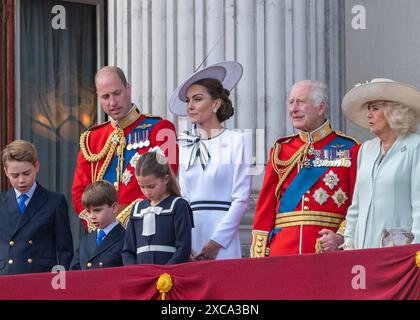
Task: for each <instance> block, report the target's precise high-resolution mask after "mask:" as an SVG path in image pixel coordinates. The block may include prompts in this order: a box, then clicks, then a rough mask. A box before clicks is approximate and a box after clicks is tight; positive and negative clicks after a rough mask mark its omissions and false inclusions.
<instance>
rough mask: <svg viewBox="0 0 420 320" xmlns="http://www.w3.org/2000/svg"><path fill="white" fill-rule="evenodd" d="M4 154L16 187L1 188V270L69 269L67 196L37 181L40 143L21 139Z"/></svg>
mask: <svg viewBox="0 0 420 320" xmlns="http://www.w3.org/2000/svg"><path fill="white" fill-rule="evenodd" d="M1 157H2V162H3V166H4V172H5V173H6V176H7V178H8V179H9V182H10V184H11V185H12V188H11V189H10V190H9V191H6V192H2V193H0V275H11V274H20V273H32V272H51V270H52V269H53V267H54V266H56V265H61V266H63V267H64V268H65V269H68V268H69V267H70V262H71V259H72V257H73V240H72V235H71V231H70V223H69V216H68V207H67V202H66V199H65V197H64V195H63V194H61V193H56V192H51V191H48V190H46V189H45V188H43V187H42V186H41V185H40V184H39V182H37V181H36V175H37V173H38V171H39V166H40V164H39V161H38V155H37V151H36V148H35V146H34V145H33V144H32V143H29V142H27V141H24V140H16V141H13V142H12V143H10V144H9V145H7V146H6V147H5V148H4V150H3V151H2V153H1Z"/></svg>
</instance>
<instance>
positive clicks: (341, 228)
mask: <svg viewBox="0 0 420 320" xmlns="http://www.w3.org/2000/svg"><path fill="white" fill-rule="evenodd" d="M346 222H347V221H346V220H344V221H343V222H341V224H340V226H339V227H338V230H337V232H336V233H337V234H339V235H340V236H342V237H344V232H346Z"/></svg>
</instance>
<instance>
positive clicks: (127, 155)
mask: <svg viewBox="0 0 420 320" xmlns="http://www.w3.org/2000/svg"><path fill="white" fill-rule="evenodd" d="M160 120H161V119H159V118H145V119H144V120H143V121H141V122H140V123H139V124H138V125H137V127H135V128H134V129H133V130H131V132H129V134H133V133H135V132H144V131H149V140H150V132H151V131H152V129H153V127H154V126H155V125H156V124H157V123H158V122H159V121H160ZM147 124H151V126H150V127H147V128H146V129H142V128H139V126H143V125H147ZM125 138H126V140H127V141H128V139H127V136H126V137H125ZM152 147H153V146H152V145H150V146H149V147H148V148H143V149H145V151H148V149H149V148H152ZM137 151H138V150H134V149H131V150H130V151H128V150H127V148H125V149H124V167H123V168H124V169H123V172H124V170H125V168H127V166H128V164H129V163H130V161H131V158H132V157H133V156H134V155H135V154H136V153H137ZM117 165H118V157H116V156H115V155H114V156H113V158H112V161H111V163H110V164H109V166H108V168H107V169H106V171H105V174H104V177H103V179H104V180H107V181H109V182H111V183H114V182H116V181H117Z"/></svg>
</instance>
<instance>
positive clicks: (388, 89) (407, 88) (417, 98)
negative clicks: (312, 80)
mask: <svg viewBox="0 0 420 320" xmlns="http://www.w3.org/2000/svg"><path fill="white" fill-rule="evenodd" d="M373 101H392V102H397V103H400V104H403V105H406V106H407V107H410V108H411V109H413V111H414V112H415V113H416V115H417V122H419V121H420V92H419V91H418V90H417V89H416V88H415V87H413V86H411V85H408V84H405V83H401V82H396V81H393V80H390V79H373V80H372V81H371V82H366V83H363V84H357V85H356V86H355V87H354V88H353V89H351V90H350V91H349V92H347V94H346V95H345V96H344V98H343V103H342V109H343V112H344V114H345V115H346V117H347V118H348V119H350V120H351V121H352V122H354V123H355V124H357V125H359V126H361V127H363V128H369V121H368V119H367V116H366V113H367V109H366V107H367V104H368V103H369V102H373Z"/></svg>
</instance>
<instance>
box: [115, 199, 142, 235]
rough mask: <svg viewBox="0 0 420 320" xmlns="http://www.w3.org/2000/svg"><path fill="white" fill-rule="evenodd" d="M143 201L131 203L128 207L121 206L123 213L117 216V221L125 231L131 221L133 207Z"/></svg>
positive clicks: (137, 200) (138, 200)
mask: <svg viewBox="0 0 420 320" xmlns="http://www.w3.org/2000/svg"><path fill="white" fill-rule="evenodd" d="M142 200H143V199H136V200H134V201H133V202H132V203H130V204H129V205H128V206H121V211H120V213H119V214H118V215H117V217H116V219H117V220H118V222H119V223H120V224H121V225H122V226H123V227H124V229H127V225H128V221H130V213H131V210H132V209H133V207H134V206H135V205H136V204H137V203H138V202H140V201H142Z"/></svg>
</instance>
